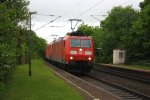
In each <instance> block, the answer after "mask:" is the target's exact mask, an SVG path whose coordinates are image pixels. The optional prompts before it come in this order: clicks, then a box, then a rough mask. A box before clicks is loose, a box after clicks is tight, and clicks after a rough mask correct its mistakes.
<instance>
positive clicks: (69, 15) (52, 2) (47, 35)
mask: <svg viewBox="0 0 150 100" xmlns="http://www.w3.org/2000/svg"><path fill="white" fill-rule="evenodd" d="M142 1H143V0H30V5H29V9H30V11H31V12H32V11H37V12H38V13H37V15H32V30H36V31H35V32H36V34H37V35H38V36H39V37H42V38H44V39H46V40H47V41H48V43H49V42H50V41H52V40H53V38H54V37H52V36H51V35H54V34H55V35H58V36H57V38H58V37H62V36H65V34H66V33H67V32H71V29H70V27H71V23H70V22H69V21H68V20H69V19H74V18H77V19H82V20H83V22H84V24H88V25H91V26H98V25H99V21H98V20H96V19H94V18H93V17H91V15H108V12H109V11H110V10H111V9H112V8H113V7H115V6H123V7H125V6H128V5H130V6H132V7H133V8H134V9H136V10H140V8H139V3H140V2H142ZM40 14H41V15H40ZM42 15H43V16H42ZM44 15H55V16H44ZM58 16H61V17H60V18H58V19H57V20H55V21H54V22H52V23H49V24H48V25H46V26H45V27H43V28H41V29H38V28H39V27H41V26H42V25H45V24H47V23H48V22H50V21H51V20H54V19H56V18H57V17H58ZM95 17H96V18H97V19H99V20H104V19H105V17H104V16H95ZM81 23H82V22H79V23H78V25H80V24H81ZM73 24H75V23H73ZM54 26H57V27H54ZM37 29H38V30H37Z"/></svg>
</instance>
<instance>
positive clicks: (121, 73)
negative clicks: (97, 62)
mask: <svg viewBox="0 0 150 100" xmlns="http://www.w3.org/2000/svg"><path fill="white" fill-rule="evenodd" d="M93 70H97V71H101V72H105V73H108V74H112V75H116V76H119V77H123V78H128V79H131V80H135V81H137V82H141V83H144V84H150V78H148V77H144V76H142V75H140V74H139V73H140V72H139V73H138V74H135V73H134V72H133V73H132V72H128V71H122V70H123V69H121V70H119V68H118V69H117V70H115V69H111V68H107V67H100V66H94V68H93ZM149 75H150V73H149Z"/></svg>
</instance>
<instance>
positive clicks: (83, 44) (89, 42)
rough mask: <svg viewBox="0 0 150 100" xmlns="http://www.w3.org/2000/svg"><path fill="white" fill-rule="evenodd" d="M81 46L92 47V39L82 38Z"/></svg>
mask: <svg viewBox="0 0 150 100" xmlns="http://www.w3.org/2000/svg"><path fill="white" fill-rule="evenodd" d="M81 47H87V48H88V47H91V41H90V40H81Z"/></svg>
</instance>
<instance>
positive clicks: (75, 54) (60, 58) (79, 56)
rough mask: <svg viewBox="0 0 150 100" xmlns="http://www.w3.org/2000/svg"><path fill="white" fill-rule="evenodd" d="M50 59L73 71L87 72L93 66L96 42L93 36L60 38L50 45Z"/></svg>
mask: <svg viewBox="0 0 150 100" xmlns="http://www.w3.org/2000/svg"><path fill="white" fill-rule="evenodd" d="M49 50H50V51H49V57H48V58H50V61H53V62H55V63H60V64H63V65H64V66H65V67H66V68H67V69H69V70H70V71H72V72H81V73H87V72H89V71H90V70H91V68H92V67H93V61H94V43H93V39H92V37H91V36H70V35H66V36H65V37H64V38H59V39H58V40H55V41H53V43H52V44H51V45H49Z"/></svg>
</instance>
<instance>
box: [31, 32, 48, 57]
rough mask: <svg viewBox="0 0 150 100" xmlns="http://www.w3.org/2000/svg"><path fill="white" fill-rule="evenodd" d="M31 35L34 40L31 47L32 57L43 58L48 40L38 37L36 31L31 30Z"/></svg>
mask: <svg viewBox="0 0 150 100" xmlns="http://www.w3.org/2000/svg"><path fill="white" fill-rule="evenodd" d="M31 37H32V41H31V45H32V46H31V47H32V48H31V49H32V53H31V55H32V56H31V57H32V58H41V57H43V54H44V51H45V48H46V41H45V40H44V39H42V38H40V37H38V36H37V35H36V34H35V32H33V31H32V32H31Z"/></svg>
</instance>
